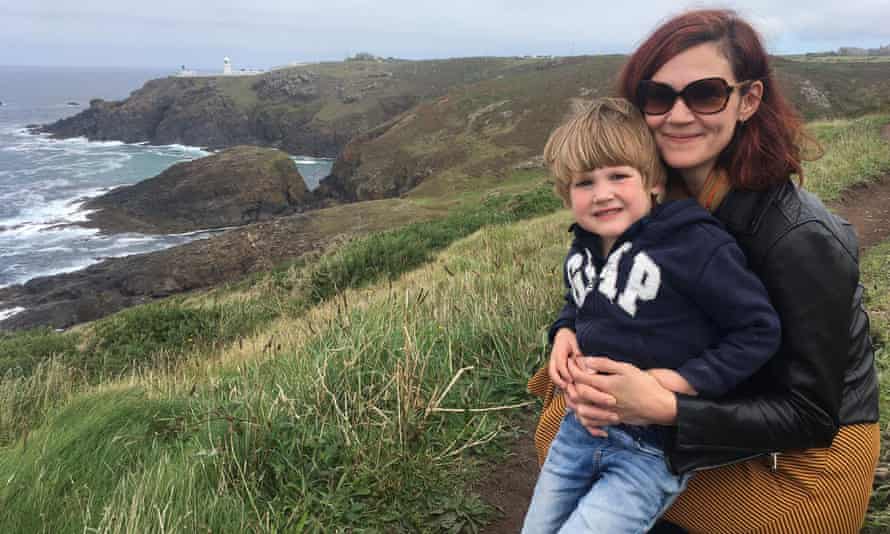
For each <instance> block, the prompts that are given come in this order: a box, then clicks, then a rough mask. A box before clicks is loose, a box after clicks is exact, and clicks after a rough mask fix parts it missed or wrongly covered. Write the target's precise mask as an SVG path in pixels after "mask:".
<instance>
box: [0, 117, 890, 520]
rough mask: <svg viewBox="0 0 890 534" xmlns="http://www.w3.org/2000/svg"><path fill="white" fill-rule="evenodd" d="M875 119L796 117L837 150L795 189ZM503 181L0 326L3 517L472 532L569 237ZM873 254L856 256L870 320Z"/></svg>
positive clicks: (542, 202) (869, 135)
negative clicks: (320, 248)
mask: <svg viewBox="0 0 890 534" xmlns="http://www.w3.org/2000/svg"><path fill="white" fill-rule="evenodd" d="M887 121H890V117H888V116H881V117H874V118H866V119H860V120H856V121H843V122H841V121H838V122H832V123H824V124H818V125H815V126H814V131H815V132H816V133H817V135H818V136H819V137H820V139H822V140H823V142H824V144H825V148H826V150H827V152H828V153H829V154H834V153H835V152H841V153H842V154H843V152H842V151H844V150H848V151H853V152H852V154H851V155H849V156H842V157H840V158H839V161H847V162H849V163H851V165H849V166H832V167H830V169H829V170H819V167H818V166H810V167H808V185H809V187H810V188H811V189H813V190H814V191H816V192H817V193H819V194H821V195H823V196H825V197H830V195H831V194H832V191H836V190H838V189H839V188H841V187H843V185H840V184H850V183H855V182H858V181H862V180H867V179H870V178H873V177H874V176H876V175H877V173H881V172H886V171H888V170H890V156H888V151H887V150H886V145H883V146H884V150H883V151H881V150H880V146H882V145H880V144H878V145H877V147H878V150H877V151H876V152H874V153H873V154H871V155H868V154H867V153H865V152H859V151H857V147H858V146H860V145H863V146H864V144H865V143H867V142H870V141H869V140H871V139H874V138H876V137H877V128H878V127H879V126H880V125H881V124H884V123H886V122H887ZM847 154H850V152H847ZM866 159H867V160H868V161H867V162H866V161H865V160H866ZM864 168H866V169H872V170H871V171H869V172H863V171H862V169H864ZM511 180H512V181H510V183H509V186H505V187H503V188H502V189H500V190H497V191H493V192H489V193H477V194H476V195H470V194H466V195H463V196H461V197H460V200H461V201H460V203H459V204H457V206H456V207H453V208H452V210H451V211H450V214H449V215H448V216H447V217H445V218H441V219H437V220H433V221H427V222H422V223H416V224H412V225H409V226H407V227H404V228H402V229H399V230H390V231H387V232H379V233H375V234H371V235H368V236H366V237H363V238H360V239H355V240H352V241H349V242H347V243H344V244H343V245H342V246H339V247H336V248H334V249H332V250H331V251H330V252H328V253H326V254H324V255H322V256H320V257H318V258H312V259H308V258H306V259H303V260H299V261H297V262H295V263H293V264H290V265H282V266H280V267H279V268H277V269H275V270H273V271H270V272H268V273H265V274H262V275H258V276H256V277H254V278H252V279H250V280H245V281H243V282H241V283H239V284H236V285H232V286H229V287H225V288H219V289H217V290H214V291H211V292H209V293H206V294H203V295H194V296H188V297H184V296H180V297H176V298H173V299H170V300H169V301H167V302H165V303H162V304H153V305H149V306H143V307H138V308H133V309H130V310H127V311H124V312H122V313H120V314H117V315H114V316H111V317H108V318H106V319H103V320H101V321H98V322H96V323H93V324H90V325H84V326H83V327H80V328H78V329H75V330H74V331H71V332H66V333H55V332H49V331H35V332H26V333H19V334H15V335H5V336H2V337H0V369H3V372H4V373H5V374H4V378H3V380H2V382H0V530H2V531H4V532H40V531H47V532H83V531H85V530H88V531H92V532H194V531H212V532H281V531H287V532H342V531H371V532H458V531H463V532H473V531H476V530H478V528H479V527H480V526H481V525H483V524H484V523H485V521H487V520H488V518H490V517H492V514H493V513H494V512H493V510H491V509H490V508H488V507H487V506H486V505H485V504H484V501H483V499H482V496H480V495H476V494H473V493H472V492H469V491H467V490H466V489H465V488H466V487H467V485H466V484H465V483H466V482H471V481H472V480H474V479H476V478H478V477H480V476H482V475H484V473H485V471H486V470H488V469H490V465H491V462H497V460H498V459H499V458H500V457H502V455H503V453H504V451H505V450H506V449H507V448H508V447H510V445H511V444H512V443H513V442H514V441H515V440H517V439H525V440H528V439H531V438H530V437H529V436H525V435H518V434H517V431H518V429H517V421H518V419H519V417H518V410H521V409H522V408H521V407H522V406H523V405H525V404H527V403H529V402H530V398H529V396H528V395H527V394H526V393H525V381H526V379H527V378H528V376H529V375H530V373H531V372H532V371H533V369H535V368H536V367H537V366H538V365H539V364H540V362H541V361H543V359H544V357H545V355H546V347H545V341H544V332H545V329H546V327H547V325H548V323H549V322H550V321H551V320H552V317H553V315H554V313H555V311H556V309H557V308H558V306H559V302H560V300H561V289H560V285H561V282H560V276H559V272H560V263H561V260H562V258H563V256H564V254H565V250H566V246H567V244H568V243H567V240H568V238H569V236H568V234H567V233H566V232H565V228H566V225H567V224H568V222H569V219H568V214H567V213H565V212H564V211H562V210H559V211H557V212H553V211H554V210H555V209H556V208H557V206H558V202H556V200H555V198H554V197H553V196H552V194H551V193H550V192H549V186H548V185H547V184H546V183H545V182H544V180H545V178H544V177H543V176H541V175H527V174H526V175H520V176H513V177H512V178H511ZM400 202H403V203H405V204H406V205H410V204H411V203H425V204H428V205H429V204H432V203H433V200H431V199H429V198H406V199H402V200H401V201H400ZM360 206H361V204H357V205H355V206H354V207H355V208H356V209H360ZM888 261H890V248H888V247H886V246H882V247H876V248H875V249H872V251H871V252H870V253H869V255H868V256H867V257H866V260H864V262H863V272H864V274H863V278H864V280H865V281H866V285H867V287H868V291H869V293H868V298H869V306H873V307H874V308H875V309H876V310H877V311H876V312H875V313H873V325H874V329H875V332H877V333H879V334H880V335H881V336H884V334H882V333H883V332H887V331H888V330H887V329H888V324H887V321H886V313H885V311H886V310H885V309H884V308H886V301H887V299H886V296H887V295H888V294H890V286H888V285H887V284H888V282H890V280H887V278H886V275H885V274H884V273H885V272H886V271H887V270H886V269H885V268H884V267H883V266H884V265H887V262H888ZM882 339H886V337H882ZM881 354H882V358H885V356H883V355H884V354H885V353H881ZM885 365H886V363H885V362H884V361H883V359H882V361H881V368H882V369H883V368H884V366H885ZM886 399H887V397H885V401H884V402H886ZM884 413H885V414H886V413H888V412H887V410H884ZM885 499H886V496H885V495H884V494H882V493H881V492H878V493H877V494H876V498H875V503H874V510H873V512H872V515H871V519H870V520H871V522H872V523H873V524H874V525H880V524H882V523H881V521H884V519H883V518H884V517H885V515H890V509H888V508H887V504H886V500H885ZM875 528H878V527H875Z"/></svg>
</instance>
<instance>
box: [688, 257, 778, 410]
mask: <svg viewBox="0 0 890 534" xmlns="http://www.w3.org/2000/svg"><path fill="white" fill-rule="evenodd" d="M691 294H692V297H693V299H694V300H695V302H696V304H697V305H698V306H699V308H701V310H702V311H704V313H705V314H706V315H707V316H708V317H709V318H710V319H711V320H712V321H713V322H714V323H715V324H716V326H717V328H718V329H719V331H720V341H719V343H718V344H716V345H714V346H712V347H709V348H708V349H707V350H705V351H704V352H702V353H701V354H700V355H696V356H695V357H692V358H690V359H689V360H687V361H686V362H685V363H684V364H683V365H682V366H680V367H679V368H678V369H677V372H678V373H679V374H680V375H681V376H683V378H685V379H686V380H687V381H688V382H689V384H690V385H691V386H692V387H694V388H695V389H696V391H698V393H699V395H701V396H703V397H706V398H716V397H720V396H723V395H725V394H726V393H727V392H728V391H730V390H732V389H733V388H735V387H736V386H738V385H739V384H740V383H741V382H742V381H743V380H745V379H747V378H748V377H750V376H751V375H753V374H754V372H755V371H757V370H758V369H759V368H761V367H762V366H763V364H765V363H766V362H767V360H768V359H769V358H770V357H771V356H772V355H773V354H775V352H776V350H778V348H779V341H780V339H781V330H780V327H779V317H778V315H777V314H776V311H775V309H773V306H772V305H771V304H770V301H769V297H768V296H767V293H766V288H764V286H763V282H761V281H760V279H759V278H758V277H757V275H755V274H754V273H753V272H752V271H751V270H750V269H748V267H747V261H746V259H745V254H744V252H742V249H740V248H739V246H738V244H737V243H736V242H735V240H734V239H733V240H730V241H728V242H726V243H724V244H722V245H720V246H719V247H718V248H717V249H716V250H715V251H714V253H713V254H712V255H711V257H710V258H709V259H708V261H707V262H706V263H705V264H704V266H703V268H702V270H701V272H700V273H699V275H698V277H697V279H696V280H695V283H694V284H693V287H692V293H691Z"/></svg>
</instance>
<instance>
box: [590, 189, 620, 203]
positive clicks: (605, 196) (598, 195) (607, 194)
mask: <svg viewBox="0 0 890 534" xmlns="http://www.w3.org/2000/svg"><path fill="white" fill-rule="evenodd" d="M613 196H615V194H614V192H613V191H612V188H611V187H609V186H608V185H599V186H597V187H595V188H594V190H593V201H594V202H596V203H602V202H608V201H609V200H612V197H613Z"/></svg>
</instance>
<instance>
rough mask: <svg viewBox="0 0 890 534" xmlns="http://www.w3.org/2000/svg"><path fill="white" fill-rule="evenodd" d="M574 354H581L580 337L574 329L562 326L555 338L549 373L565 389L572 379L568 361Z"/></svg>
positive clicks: (553, 380) (551, 378) (552, 379)
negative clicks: (579, 347)
mask: <svg viewBox="0 0 890 534" xmlns="http://www.w3.org/2000/svg"><path fill="white" fill-rule="evenodd" d="M573 356H581V351H580V350H579V349H578V338H577V337H576V336H575V332H574V331H573V330H570V329H568V328H560V329H559V331H558V332H556V336H554V338H553V349H551V350H550V363H549V364H548V366H547V373H548V374H549V375H550V380H551V381H552V382H553V383H554V384H556V385H557V387H560V388H562V389H563V390H565V389H566V387H568V385H569V383H570V382H571V381H572V376H571V375H570V374H569V367H568V363H569V359H570V358H572V357H573Z"/></svg>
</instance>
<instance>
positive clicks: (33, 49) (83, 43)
mask: <svg viewBox="0 0 890 534" xmlns="http://www.w3.org/2000/svg"><path fill="white" fill-rule="evenodd" d="M713 6H718V7H732V8H734V9H736V10H738V11H739V12H740V13H741V14H742V15H744V16H746V17H747V18H748V19H749V20H751V21H753V22H754V23H755V25H756V26H757V27H758V29H759V30H760V31H761V32H762V33H763V34H764V36H765V38H766V41H767V46H768V47H769V49H770V51H772V52H774V53H792V52H807V51H823V50H833V49H836V48H838V47H839V46H861V47H877V46H880V45H886V44H890V0H849V1H841V0H783V1H779V0H748V1H729V2H723V3H720V4H716V3H713V2H690V1H688V0H687V1H686V3H683V2H682V1H681V2H674V1H667V0H654V1H645V0H629V1H628V0H625V1H622V0H610V1H608V2H600V1H581V0H509V1H508V0H449V1H446V2H425V1H423V0H377V1H372V0H311V1H310V0H291V1H285V0H251V1H244V0H240V1H236V0H214V1H211V0H204V1H199V0H178V1H177V0H152V1H149V2H146V1H145V0H140V1H138V2H135V1H133V0H76V1H70V0H26V1H23V0H0V28H2V30H0V65H74V66H124V65H131V66H134V67H160V68H171V69H173V68H176V67H178V66H179V65H182V64H185V65H187V66H188V67H192V68H218V67H219V65H220V64H221V60H222V57H223V56H230V57H231V58H232V60H233V65H234V66H235V68H240V67H269V66H273V65H280V64H285V63H288V62H290V61H297V60H299V61H312V60H325V59H342V58H343V57H345V56H347V55H350V54H354V53H355V52H360V51H367V52H371V53H374V54H377V55H381V56H396V57H402V58H440V57H460V56H490V55H538V54H545V55H546V54H554V55H572V54H599V53H609V52H629V51H630V50H632V48H633V47H634V45H635V44H636V43H638V42H639V41H640V40H641V39H643V38H644V37H645V36H646V34H647V33H648V32H649V31H651V30H652V29H653V27H654V26H655V25H656V24H657V23H658V22H659V21H661V20H663V19H664V18H665V17H668V16H670V15H672V14H676V13H678V12H680V11H681V10H682V9H683V8H684V7H713Z"/></svg>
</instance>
